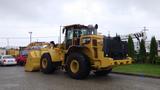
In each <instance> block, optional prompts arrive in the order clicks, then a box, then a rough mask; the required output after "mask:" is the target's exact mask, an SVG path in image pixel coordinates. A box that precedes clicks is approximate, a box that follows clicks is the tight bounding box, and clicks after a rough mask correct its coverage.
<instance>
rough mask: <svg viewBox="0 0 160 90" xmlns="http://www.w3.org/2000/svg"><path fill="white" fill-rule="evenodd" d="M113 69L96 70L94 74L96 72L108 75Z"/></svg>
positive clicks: (97, 74)
mask: <svg viewBox="0 0 160 90" xmlns="http://www.w3.org/2000/svg"><path fill="white" fill-rule="evenodd" d="M111 71H112V69H108V70H100V71H96V72H94V74H95V75H96V76H106V75H108V74H109V73H110V72H111Z"/></svg>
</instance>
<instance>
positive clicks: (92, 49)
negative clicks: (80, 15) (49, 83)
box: [25, 24, 132, 79]
mask: <svg viewBox="0 0 160 90" xmlns="http://www.w3.org/2000/svg"><path fill="white" fill-rule="evenodd" d="M97 29H98V25H97V24H96V25H95V26H92V25H88V26H85V25H80V24H74V25H68V26H64V28H63V32H62V33H63V34H64V35H65V38H64V41H63V43H61V44H58V45H55V44H54V42H52V43H51V44H50V46H48V47H47V48H43V49H41V50H38V51H36V50H33V51H31V52H30V53H29V56H28V60H27V63H26V66H25V70H26V71H36V70H40V71H41V72H43V73H45V74H50V73H53V72H54V71H55V70H57V69H61V68H64V69H65V70H66V72H67V74H68V75H69V76H70V77H71V78H74V79H84V78H86V77H87V76H88V75H89V73H90V72H91V71H93V72H94V73H95V74H96V75H99V76H103V75H106V74H108V73H110V72H111V71H112V68H113V67H114V66H117V65H122V64H131V63H132V59H131V58H130V57H128V56H127V44H126V42H123V41H121V39H120V37H118V36H116V37H106V36H103V35H98V34H97Z"/></svg>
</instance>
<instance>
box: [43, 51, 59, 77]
mask: <svg viewBox="0 0 160 90" xmlns="http://www.w3.org/2000/svg"><path fill="white" fill-rule="evenodd" d="M40 69H41V71H42V72H43V73H45V74H51V73H53V72H54V71H55V69H56V68H55V67H54V66H53V63H52V60H51V56H50V55H49V53H45V54H43V55H42V57H41V61H40Z"/></svg>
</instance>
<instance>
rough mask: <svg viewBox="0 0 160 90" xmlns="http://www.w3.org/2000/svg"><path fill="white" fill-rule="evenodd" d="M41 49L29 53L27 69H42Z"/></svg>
mask: <svg viewBox="0 0 160 90" xmlns="http://www.w3.org/2000/svg"><path fill="white" fill-rule="evenodd" d="M40 59H41V51H40V50H33V51H30V52H29V53H28V58H27V62H26V65H25V71H29V72H31V71H38V70H40Z"/></svg>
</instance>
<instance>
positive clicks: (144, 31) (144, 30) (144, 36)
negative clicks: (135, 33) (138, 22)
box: [142, 26, 148, 40]
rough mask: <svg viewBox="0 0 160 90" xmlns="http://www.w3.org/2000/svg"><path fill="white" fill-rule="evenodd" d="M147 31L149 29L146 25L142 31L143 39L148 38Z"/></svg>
mask: <svg viewBox="0 0 160 90" xmlns="http://www.w3.org/2000/svg"><path fill="white" fill-rule="evenodd" d="M146 31H148V29H147V28H146V26H144V27H143V30H142V32H143V37H142V39H143V40H146V39H147V35H146Z"/></svg>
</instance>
